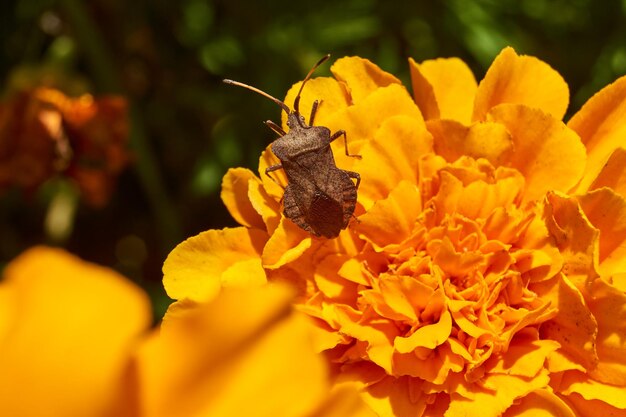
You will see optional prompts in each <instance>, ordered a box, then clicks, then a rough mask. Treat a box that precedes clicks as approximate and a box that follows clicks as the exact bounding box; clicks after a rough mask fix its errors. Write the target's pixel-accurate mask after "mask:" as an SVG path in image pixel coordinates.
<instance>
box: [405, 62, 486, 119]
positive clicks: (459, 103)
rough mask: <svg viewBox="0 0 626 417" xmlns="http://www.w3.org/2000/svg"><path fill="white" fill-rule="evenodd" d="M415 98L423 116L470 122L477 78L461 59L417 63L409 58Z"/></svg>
mask: <svg viewBox="0 0 626 417" xmlns="http://www.w3.org/2000/svg"><path fill="white" fill-rule="evenodd" d="M409 68H410V69H411V84H412V85H413V97H414V98H415V102H416V103H417V105H418V106H419V108H420V110H421V111H422V114H423V115H424V118H425V119H426V120H429V119H452V120H456V121H459V122H461V123H464V124H469V122H470V120H471V116H472V110H473V107H474V97H475V95H476V89H477V85H476V78H474V74H472V71H471V70H470V69H469V67H468V66H467V65H466V64H465V63H464V62H463V61H461V60H460V59H458V58H447V59H443V58H440V59H433V60H427V61H424V62H422V63H421V64H418V63H416V62H415V61H414V60H413V59H412V58H409Z"/></svg>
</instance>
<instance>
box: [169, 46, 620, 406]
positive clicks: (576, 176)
mask: <svg viewBox="0 0 626 417" xmlns="http://www.w3.org/2000/svg"><path fill="white" fill-rule="evenodd" d="M409 65H410V68H411V78H412V84H413V91H412V94H411V93H409V92H408V91H407V90H406V88H405V87H403V86H402V85H401V82H400V81H399V80H398V79H397V78H395V77H394V76H392V75H391V74H388V73H386V72H384V71H382V70H381V69H380V68H378V67H377V66H376V65H374V64H373V63H371V62H369V61H367V60H365V59H361V58H342V59H339V60H338V61H336V62H335V63H334V65H333V66H332V68H331V71H332V73H333V77H332V78H316V79H312V80H310V81H309V83H308V84H307V86H306V88H305V89H304V91H303V93H302V98H301V109H302V113H303V114H307V109H310V108H311V106H312V105H313V104H312V103H313V101H314V100H320V101H321V105H320V106H319V110H318V112H317V116H316V124H318V125H322V126H327V127H328V128H329V129H330V130H331V131H332V132H335V131H337V130H340V129H343V130H345V131H346V132H347V140H348V144H349V147H350V152H351V153H358V154H360V155H361V156H362V159H360V160H354V159H353V158H348V157H346V155H345V151H344V149H343V144H342V143H333V145H332V146H333V151H334V155H335V158H336V161H337V162H336V163H337V166H338V167H339V168H341V169H346V170H350V171H355V172H358V173H359V174H360V176H361V186H360V188H359V193H358V202H357V207H356V210H355V215H356V217H357V219H356V220H355V221H353V222H352V223H351V224H350V226H349V227H348V229H346V230H344V231H343V232H342V233H341V234H340V235H339V236H338V237H337V238H336V239H332V240H327V239H323V238H322V239H320V238H315V237H312V236H311V235H309V234H308V233H306V232H304V231H303V230H301V229H299V228H298V227H297V226H295V225H294V224H293V223H291V222H290V221H289V220H287V219H286V218H285V217H284V215H282V213H281V211H282V207H281V202H282V200H281V199H282V193H283V189H282V188H281V187H280V185H278V184H276V183H274V182H273V181H272V180H271V179H269V178H267V177H266V176H265V175H259V176H256V175H255V174H254V173H252V172H251V171H249V170H245V169H232V170H230V171H229V172H228V173H227V174H226V176H225V177H224V181H223V186H222V198H223V201H224V203H225V204H226V206H227V208H228V209H229V211H230V212H231V213H232V215H233V217H234V218H235V219H236V220H237V221H238V222H239V223H240V224H241V225H242V227H239V228H235V229H224V230H221V231H215V230H210V231H207V232H204V233H202V234H200V235H198V236H196V237H193V238H191V239H189V240H187V241H185V242H183V243H182V244H180V245H179V246H178V247H177V248H176V249H175V250H174V251H173V252H172V253H171V254H170V256H169V257H168V259H167V261H166V263H165V265H164V273H165V276H164V284H165V287H166V290H167V291H168V294H169V295H170V296H171V297H172V298H175V299H192V300H196V301H202V300H208V299H212V298H213V297H215V296H216V295H217V294H218V293H219V292H220V291H221V289H222V288H226V287H241V286H250V285H262V284H263V283H265V282H267V281H286V282H289V283H291V284H292V285H294V286H295V287H296V288H297V289H298V290H299V297H298V299H297V302H296V305H297V308H299V309H300V310H302V311H304V312H306V313H307V314H309V315H310V316H311V317H313V318H314V319H315V324H316V334H317V337H316V339H315V343H316V346H317V349H319V350H320V351H324V352H326V355H327V357H328V359H329V361H330V362H331V363H332V364H333V366H334V375H335V377H336V383H337V384H338V385H342V384H356V385H357V386H358V387H359V389H360V390H361V392H362V394H363V397H364V398H365V399H366V401H367V402H368V403H369V405H370V406H371V407H372V408H373V409H374V410H375V411H376V412H377V413H378V414H379V415H381V416H392V415H394V416H420V415H428V416H436V415H446V416H459V415H478V414H479V413H481V415H484V416H500V415H519V414H523V413H524V412H529V410H533V409H536V408H540V409H543V410H548V411H549V412H552V413H555V414H558V413H561V414H562V415H572V414H573V413H578V414H580V415H592V414H589V413H591V411H589V410H592V409H602V410H604V411H606V412H607V413H609V412H613V413H615V414H617V413H623V412H624V410H626V403H624V402H623V400H622V399H621V394H618V392H621V390H623V389H624V387H626V361H625V359H624V358H626V342H625V340H626V337H625V336H626V328H625V327H624V324H623V323H626V321H625V320H624V319H626V317H624V316H625V315H626V307H624V306H626V294H625V293H624V290H626V285H625V284H624V283H625V282H626V281H624V279H623V278H622V276H623V275H624V272H626V265H623V263H624V261H623V260H624V259H626V257H625V256H624V254H623V251H624V249H623V248H624V247H626V245H625V244H624V242H625V239H626V201H625V200H624V196H626V188H624V184H626V181H624V180H623V178H625V174H624V168H623V167H624V166H626V164H624V162H625V161H624V156H625V155H626V153H625V152H624V150H623V149H622V148H621V147H620V146H621V142H620V141H621V140H623V139H621V138H623V126H626V123H625V119H626V116H624V114H626V113H625V112H624V110H623V109H624V108H626V88H625V86H626V81H625V79H620V80H618V81H617V82H615V83H614V84H612V85H611V86H609V87H607V88H606V89H605V90H603V91H601V92H600V93H598V94H597V95H596V96H594V97H593V98H592V99H591V100H590V101H589V102H588V103H587V104H586V105H585V106H584V107H583V108H582V109H581V110H580V111H579V112H578V113H577V114H576V115H575V116H574V117H573V118H572V119H571V120H570V121H569V123H568V124H565V123H564V122H563V121H562V120H561V119H562V117H563V115H564V114H565V111H566V109H567V106H568V100H569V93H568V87H567V85H566V83H565V82H564V80H563V79H562V78H561V76H560V75H559V74H558V73H557V72H556V71H554V70H553V69H552V68H550V67H549V66H548V65H547V64H546V63H544V62H542V61H540V60H538V59H536V58H533V57H528V56H519V55H518V54H516V53H515V51H513V49H511V48H506V49H504V50H503V51H502V52H501V53H500V55H498V57H496V59H495V61H494V62H493V64H492V66H491V67H490V68H489V70H488V71H487V73H486V75H485V77H484V79H483V80H482V81H481V82H480V83H477V82H476V81H475V79H474V76H473V75H472V73H471V72H470V70H469V69H468V68H467V66H466V65H465V64H464V63H463V62H462V61H460V60H458V59H439V60H433V61H426V62H423V63H420V64H418V63H416V62H414V61H413V60H410V61H409ZM298 89H299V84H296V85H295V86H294V87H293V88H292V89H291V90H290V91H289V93H288V94H287V98H286V100H285V102H286V103H287V104H291V103H292V102H293V100H294V98H295V95H296V93H297V91H298ZM284 122H285V120H283V128H285V129H286V128H287V127H286V126H285V123H284ZM277 162H278V161H277V160H276V158H275V157H274V156H273V155H272V154H271V152H270V151H269V149H267V150H266V151H265V152H264V153H263V155H262V156H261V160H260V164H259V173H260V174H261V173H264V172H265V169H266V167H268V166H271V165H273V164H276V163H277ZM278 181H279V182H280V183H281V184H282V185H283V186H284V185H285V184H286V179H285V177H284V176H280V173H279V175H278Z"/></svg>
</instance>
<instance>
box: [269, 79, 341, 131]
mask: <svg viewBox="0 0 626 417" xmlns="http://www.w3.org/2000/svg"><path fill="white" fill-rule="evenodd" d="M301 85H302V82H298V83H296V84H294V85H293V86H292V87H291V88H290V89H289V91H288V92H287V95H286V97H285V104H287V106H289V108H291V109H293V103H294V101H295V99H296V94H298V91H299V90H300V86H301ZM315 100H317V101H318V103H319V107H318V108H317V113H316V115H315V120H314V122H313V124H314V125H315V126H327V125H328V122H329V119H332V118H333V117H334V115H335V114H336V113H338V112H341V111H343V110H344V109H345V108H346V107H348V106H349V105H350V103H351V99H350V95H349V94H348V92H347V91H346V86H345V85H344V84H343V83H341V82H339V81H337V80H335V79H334V78H330V77H319V78H312V79H310V80H309V81H307V84H306V86H305V87H304V90H302V94H301V95H300V112H301V114H302V115H303V116H304V118H305V120H306V122H307V123H309V119H310V115H311V109H312V107H313V102H314V101H315ZM281 117H282V126H283V129H286V131H288V126H287V114H286V113H285V112H281Z"/></svg>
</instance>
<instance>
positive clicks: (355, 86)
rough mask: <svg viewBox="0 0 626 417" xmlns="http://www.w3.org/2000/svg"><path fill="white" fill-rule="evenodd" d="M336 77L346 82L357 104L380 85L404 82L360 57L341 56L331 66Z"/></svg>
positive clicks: (353, 100)
mask: <svg viewBox="0 0 626 417" xmlns="http://www.w3.org/2000/svg"><path fill="white" fill-rule="evenodd" d="M330 70H331V72H332V73H333V75H334V76H335V78H336V79H337V80H339V81H341V82H344V83H346V85H347V88H348V92H349V93H350V97H351V99H352V103H354V104H356V103H358V102H360V101H361V100H363V99H364V98H366V97H367V96H368V95H370V94H371V93H373V92H374V91H376V90H377V89H378V88H380V87H386V86H388V85H390V84H402V83H401V82H400V80H398V79H397V78H396V77H394V76H393V75H391V74H389V73H388V72H385V71H383V70H381V69H380V67H378V66H377V65H376V64H374V63H372V62H371V61H369V60H367V59H364V58H360V57H345V58H340V59H338V60H337V61H335V63H334V64H333V65H332V67H330Z"/></svg>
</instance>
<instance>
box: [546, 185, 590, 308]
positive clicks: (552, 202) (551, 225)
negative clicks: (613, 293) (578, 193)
mask: <svg viewBox="0 0 626 417" xmlns="http://www.w3.org/2000/svg"><path fill="white" fill-rule="evenodd" d="M545 208H546V210H545V213H544V214H543V216H544V218H545V223H546V226H547V227H548V231H549V232H550V235H551V236H552V238H553V239H554V242H555V243H556V246H557V247H558V248H559V251H560V253H561V256H562V257H563V269H562V271H563V273H565V275H567V279H568V281H570V282H571V283H572V284H574V286H576V288H577V289H578V291H580V292H581V294H583V296H587V294H588V288H589V284H590V283H591V282H593V281H594V280H595V279H596V277H597V275H598V274H597V272H596V264H597V256H598V254H597V251H598V237H599V234H600V233H599V231H598V229H596V228H595V227H593V225H592V224H591V223H590V222H589V220H588V219H587V217H586V216H585V214H584V213H583V211H582V209H581V208H580V205H579V204H578V202H577V201H576V200H575V199H574V198H572V197H567V196H563V195H560V194H557V193H549V194H548V196H547V198H546V206H545Z"/></svg>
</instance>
